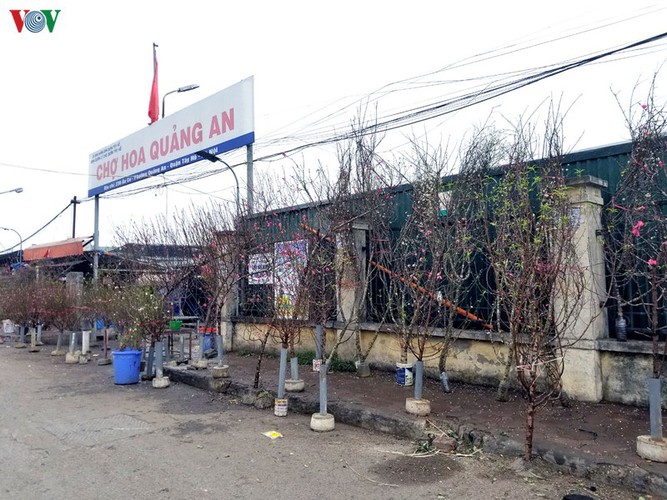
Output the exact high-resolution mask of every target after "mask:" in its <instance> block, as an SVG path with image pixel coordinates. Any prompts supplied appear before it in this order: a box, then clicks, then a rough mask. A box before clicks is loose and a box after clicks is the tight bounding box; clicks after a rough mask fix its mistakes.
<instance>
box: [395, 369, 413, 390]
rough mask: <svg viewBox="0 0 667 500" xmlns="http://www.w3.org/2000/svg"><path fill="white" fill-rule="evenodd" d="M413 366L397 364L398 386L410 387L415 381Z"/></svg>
mask: <svg viewBox="0 0 667 500" xmlns="http://www.w3.org/2000/svg"><path fill="white" fill-rule="evenodd" d="M413 369H414V367H413V366H412V365H408V364H403V363H396V383H397V384H398V385H404V386H410V385H412V383H413V381H414V376H413Z"/></svg>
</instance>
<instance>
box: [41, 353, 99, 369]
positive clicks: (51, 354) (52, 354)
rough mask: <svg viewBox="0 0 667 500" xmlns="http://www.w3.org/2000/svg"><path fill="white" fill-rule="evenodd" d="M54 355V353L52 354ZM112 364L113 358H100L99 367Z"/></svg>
mask: <svg viewBox="0 0 667 500" xmlns="http://www.w3.org/2000/svg"><path fill="white" fill-rule="evenodd" d="M51 355H53V353H51ZM110 364H111V358H100V359H98V360H97V366H105V365H110Z"/></svg>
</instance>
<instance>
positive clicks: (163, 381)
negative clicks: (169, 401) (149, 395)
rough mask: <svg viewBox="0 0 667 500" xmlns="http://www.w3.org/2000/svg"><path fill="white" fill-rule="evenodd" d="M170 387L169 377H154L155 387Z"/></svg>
mask: <svg viewBox="0 0 667 500" xmlns="http://www.w3.org/2000/svg"><path fill="white" fill-rule="evenodd" d="M167 387H169V377H155V378H154V379H153V388H154V389H165V388H167Z"/></svg>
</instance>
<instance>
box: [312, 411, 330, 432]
mask: <svg viewBox="0 0 667 500" xmlns="http://www.w3.org/2000/svg"><path fill="white" fill-rule="evenodd" d="M310 428H311V429H312V430H314V431H315V432H329V431H332V430H334V429H335V428H336V419H334V416H333V415H332V414H331V413H327V414H326V415H321V414H319V413H313V416H312V417H310Z"/></svg>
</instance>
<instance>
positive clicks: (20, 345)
mask: <svg viewBox="0 0 667 500" xmlns="http://www.w3.org/2000/svg"><path fill="white" fill-rule="evenodd" d="M26 347H28V344H26V343H25V342H17V343H16V344H14V349H25V348H26Z"/></svg>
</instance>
